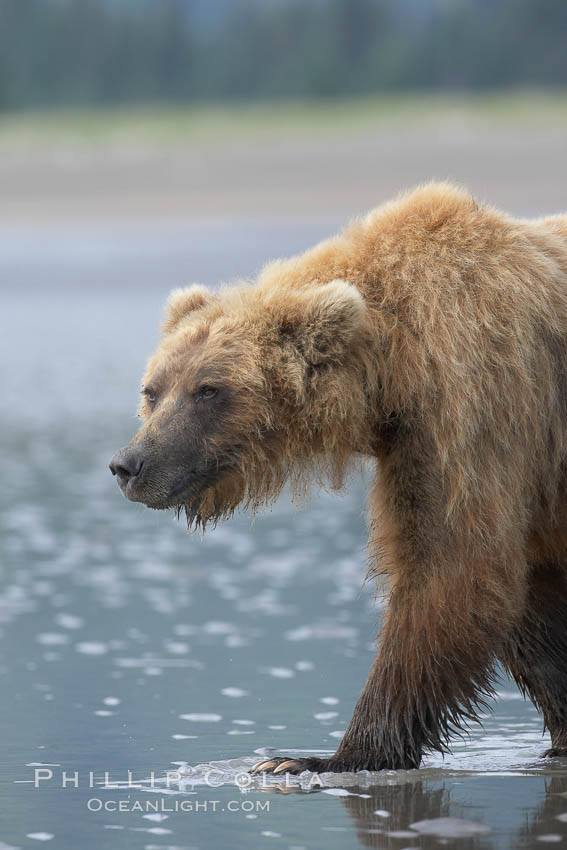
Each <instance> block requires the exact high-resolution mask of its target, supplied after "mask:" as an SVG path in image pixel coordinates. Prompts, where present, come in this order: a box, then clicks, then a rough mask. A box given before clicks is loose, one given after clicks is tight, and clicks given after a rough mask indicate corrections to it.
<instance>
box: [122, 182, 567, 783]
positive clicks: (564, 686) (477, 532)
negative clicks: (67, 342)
mask: <svg viewBox="0 0 567 850" xmlns="http://www.w3.org/2000/svg"><path fill="white" fill-rule="evenodd" d="M566 364H567V216H556V217H554V218H547V219H539V220H534V221H527V220H520V219H514V218H511V217H508V216H506V215H504V214H502V213H500V212H498V211H496V210H494V209H491V208H490V207H487V206H484V205H479V204H477V203H476V202H475V201H474V199H473V198H472V197H470V195H469V194H468V193H466V192H464V191H462V190H459V189H457V188H455V187H453V186H450V185H448V184H431V185H428V186H424V187H421V188H419V189H417V190H415V191H414V192H413V193H411V194H408V195H404V196H401V197H400V198H398V199H396V200H395V201H393V202H392V203H390V204H387V205H385V206H382V207H379V208H378V209H376V210H374V211H372V212H371V213H369V214H368V215H367V216H365V217H364V218H361V219H359V220H356V221H355V222H353V223H352V224H351V225H350V226H349V227H347V228H346V229H345V230H344V232H343V233H341V234H340V235H338V236H336V237H333V238H331V239H329V240H327V241H325V242H322V243H320V244H319V245H317V246H316V247H315V248H313V249H312V250H310V251H307V252H306V253H305V254H303V255H301V256H298V257H293V258H291V259H288V260H283V261H280V260H279V261H276V262H274V263H271V264H269V265H268V266H267V267H266V268H264V270H263V271H262V272H261V274H260V275H259V277H258V279H257V280H256V281H254V282H253V283H247V282H241V283H238V284H236V285H233V286H230V287H226V288H224V289H222V290H220V292H218V293H217V294H213V293H210V292H208V291H207V290H206V289H204V288H203V287H191V288H189V289H186V290H179V291H177V292H175V293H173V295H172V296H171V298H170V301H169V306H168V310H167V317H166V321H165V324H164V335H163V338H162V341H161V343H160V345H159V347H158V350H157V352H156V354H155V355H154V356H153V357H152V359H151V360H150V362H149V364H148V369H147V372H146V375H145V377H144V395H143V401H142V407H141V412H142V415H143V417H144V419H145V424H144V425H143V427H142V429H141V431H140V432H139V434H138V435H136V437H135V438H134V440H133V442H132V444H131V445H130V447H129V448H127V449H125V450H123V452H126V453H127V454H121V455H120V457H119V461H120V463H118V461H117V463H116V469H118V470H119V471H120V472H122V473H123V475H124V477H123V480H121V486H123V489H124V490H125V492H126V494H127V495H128V496H129V498H132V499H135V500H137V501H142V502H145V503H146V504H148V505H149V506H151V507H157V508H165V507H176V508H177V509H179V510H185V512H186V513H187V517H188V521H189V522H190V523H191V524H192V523H195V524H199V525H202V526H205V525H206V524H207V523H208V522H210V521H213V522H215V521H217V520H218V519H221V518H224V517H227V516H229V515H230V514H232V512H233V511H234V510H235V508H236V507H238V506H248V507H251V508H253V509H255V508H256V507H258V506H260V505H262V504H265V503H267V502H270V501H272V500H273V499H275V498H276V497H277V496H278V494H279V493H280V491H281V488H282V486H283V485H284V483H285V482H286V481H289V480H291V482H292V484H293V485H294V487H295V489H296V490H297V489H299V490H301V489H302V488H303V487H304V485H305V483H306V481H308V480H309V479H311V478H312V477H313V476H315V478H316V479H324V478H329V479H330V481H331V484H332V486H335V487H339V486H341V484H342V481H343V479H344V476H345V472H346V471H347V470H348V468H349V465H350V464H351V462H352V461H353V460H354V459H356V458H357V457H361V456H366V457H369V458H373V459H374V461H375V464H376V478H375V483H374V486H373V488H372V492H371V494H370V510H371V517H372V527H371V538H370V553H371V558H372V561H373V567H372V573H373V574H374V575H376V576H377V577H378V576H379V575H381V576H383V577H384V578H385V579H386V581H387V583H388V593H389V597H390V604H389V608H388V612H387V615H386V620H385V623H384V625H383V628H382V631H381V635H380V641H379V648H378V653H377V656H376V660H375V662H374V665H373V667H372V670H371V673H370V677H369V679H368V682H367V684H366V686H365V688H364V691H363V693H362V695H361V697H360V699H359V701H358V703H357V705H356V708H355V711H354V716H353V719H352V721H351V723H350V725H349V727H348V729H347V731H346V734H345V736H344V738H343V740H342V742H341V744H340V746H339V748H338V750H337V752H336V754H335V755H334V756H332V757H331V758H330V759H326V760H322V759H309V758H308V759H294V760H283V759H275V760H274V759H272V760H270V761H269V762H267V763H264V764H262V765H260V766H259V768H258V769H259V770H275V771H278V770H290V771H292V772H298V771H300V770H302V769H304V768H305V767H308V768H313V769H317V770H339V771H344V770H354V769H361V768H366V769H370V770H375V769H380V768H390V769H392V768H412V767H417V766H418V765H419V763H420V761H421V757H422V754H423V752H424V751H425V750H428V749H433V750H441V751H442V750H444V749H445V748H446V746H447V743H448V740H449V737H450V735H451V734H452V733H453V732H459V731H461V730H462V729H463V728H464V726H466V723H467V721H468V720H474V719H475V718H476V715H477V710H478V707H479V705H482V704H483V701H484V700H485V699H486V698H487V697H488V696H489V695H490V694H491V686H492V681H493V677H494V665H495V663H496V661H497V660H502V661H503V662H504V664H505V665H506V666H507V667H508V669H509V670H510V671H511V673H512V674H513V675H514V676H515V677H516V679H517V681H518V682H519V684H520V686H521V687H522V688H523V690H524V692H525V693H527V694H529V695H530V696H531V697H532V699H533V700H534V702H535V703H536V704H537V705H538V706H539V707H540V708H541V709H542V711H543V713H544V716H545V721H546V723H547V725H548V727H549V729H550V732H551V736H552V747H553V749H552V752H555V753H556V752H559V751H562V749H563V747H565V746H566V744H567V727H566V717H565V710H564V708H563V705H564V703H565V701H566V700H567V621H566V619H565V616H564V614H565V612H566V611H567V593H566V581H567V580H566V571H565V564H566V563H567V560H566V557H567V498H566V491H567V475H566V469H567V466H566V460H567V369H566ZM132 453H134V455H132ZM122 462H123V463H122ZM121 463H122V465H120V464H121ZM125 467H126V468H127V469H126V472H124V468H125ZM116 469H115V471H116ZM132 473H133V474H132Z"/></svg>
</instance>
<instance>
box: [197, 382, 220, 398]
mask: <svg viewBox="0 0 567 850" xmlns="http://www.w3.org/2000/svg"><path fill="white" fill-rule="evenodd" d="M217 393H218V389H217V388H216V387H211V386H209V385H206V386H204V387H199V389H198V390H197V401H200V400H201V399H209V398H214V397H215V396H216V394H217Z"/></svg>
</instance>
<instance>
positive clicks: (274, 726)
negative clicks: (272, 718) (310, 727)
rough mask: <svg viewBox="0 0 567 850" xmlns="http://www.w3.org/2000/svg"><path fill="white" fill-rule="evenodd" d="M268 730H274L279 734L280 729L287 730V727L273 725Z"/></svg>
mask: <svg viewBox="0 0 567 850" xmlns="http://www.w3.org/2000/svg"><path fill="white" fill-rule="evenodd" d="M268 729H273V730H274V731H276V732H277V731H279V730H280V729H287V726H282V725H281V724H272V725H271V726H268Z"/></svg>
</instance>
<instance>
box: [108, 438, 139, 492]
mask: <svg viewBox="0 0 567 850" xmlns="http://www.w3.org/2000/svg"><path fill="white" fill-rule="evenodd" d="M143 465H144V461H143V459H142V457H141V455H140V452H139V451H137V450H136V449H131V448H128V447H127V448H125V449H120V450H119V451H117V452H116V454H115V455H114V456H113V457H112V459H111V461H110V463H109V464H108V466H109V469H110V471H111V472H112V474H113V475H116V477H117V478H118V482H119V484H121V485H123V484H127V483H128V481H130V479H132V478H135V477H136V476H137V475H139V474H140V472H141V470H142V467H143Z"/></svg>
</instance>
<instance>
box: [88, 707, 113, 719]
mask: <svg viewBox="0 0 567 850" xmlns="http://www.w3.org/2000/svg"><path fill="white" fill-rule="evenodd" d="M114 713H115V712H114V711H107V710H106V709H104V708H99V709H98V711H94V712H93V714H96V716H97V717H112V716H113V715H114Z"/></svg>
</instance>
